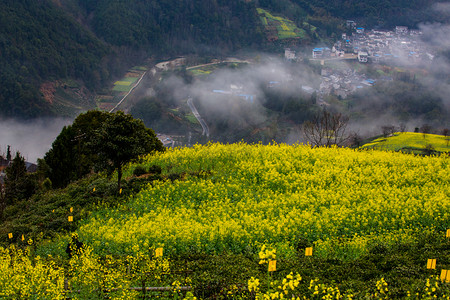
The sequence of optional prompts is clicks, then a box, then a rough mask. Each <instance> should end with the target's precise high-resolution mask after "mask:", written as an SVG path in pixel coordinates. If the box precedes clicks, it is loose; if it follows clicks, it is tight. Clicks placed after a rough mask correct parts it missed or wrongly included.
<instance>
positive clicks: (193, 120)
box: [185, 114, 199, 124]
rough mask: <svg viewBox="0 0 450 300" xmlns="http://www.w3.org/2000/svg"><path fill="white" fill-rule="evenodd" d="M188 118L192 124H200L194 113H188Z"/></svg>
mask: <svg viewBox="0 0 450 300" xmlns="http://www.w3.org/2000/svg"><path fill="white" fill-rule="evenodd" d="M185 117H186V119H187V120H188V121H189V122H191V123H192V124H199V122H198V120H197V118H196V117H195V116H194V115H193V114H188V115H186V116H185Z"/></svg>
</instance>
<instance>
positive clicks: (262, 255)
mask: <svg viewBox="0 0 450 300" xmlns="http://www.w3.org/2000/svg"><path fill="white" fill-rule="evenodd" d="M276 253H277V250H276V249H272V250H269V249H267V248H266V245H262V247H261V251H259V254H258V255H259V264H260V265H261V264H267V263H269V262H270V261H271V260H275V259H276V258H277V254H276Z"/></svg>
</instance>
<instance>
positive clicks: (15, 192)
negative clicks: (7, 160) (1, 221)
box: [5, 152, 37, 205]
mask: <svg viewBox="0 0 450 300" xmlns="http://www.w3.org/2000/svg"><path fill="white" fill-rule="evenodd" d="M36 188H37V183H36V180H34V178H33V177H32V176H31V175H29V174H27V167H26V165H25V159H24V158H23V157H22V156H21V155H20V153H19V152H16V156H15V157H14V159H13V160H12V162H11V165H10V166H9V167H7V168H6V178H5V203H6V204H7V205H10V204H13V203H14V202H15V201H17V200H23V199H28V198H29V197H31V196H32V195H33V194H34V193H35V192H36Z"/></svg>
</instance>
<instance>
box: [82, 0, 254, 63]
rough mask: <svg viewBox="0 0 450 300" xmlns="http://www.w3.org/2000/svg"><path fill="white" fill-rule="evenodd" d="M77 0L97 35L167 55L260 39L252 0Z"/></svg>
mask: <svg viewBox="0 0 450 300" xmlns="http://www.w3.org/2000/svg"><path fill="white" fill-rule="evenodd" d="M79 2H80V4H81V6H82V7H83V8H84V9H86V11H87V14H88V15H90V19H91V20H92V21H91V22H90V23H89V25H90V27H91V28H92V29H93V31H94V32H95V33H96V34H97V35H98V36H100V37H102V38H103V39H105V40H106V41H107V42H109V43H111V44H112V45H117V46H124V45H125V46H132V47H139V48H143V47H145V48H146V49H147V50H152V51H154V52H157V53H164V54H167V53H169V54H171V53H172V54H173V53H179V52H180V51H183V52H193V51H195V52H197V53H199V52H200V53H201V52H216V53H217V52H222V53H224V52H228V51H232V50H236V49H239V48H242V47H248V46H252V45H256V44H259V43H260V42H261V40H262V34H261V31H260V29H259V24H258V22H259V19H258V17H257V14H256V10H255V4H254V3H252V2H248V1H242V0H205V1H195V0H184V1H179V0H166V1H156V0H152V1H137V0H132V1H108V0H100V1H96V0H79ZM203 48H204V49H203Z"/></svg>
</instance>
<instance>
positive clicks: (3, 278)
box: [0, 246, 65, 299]
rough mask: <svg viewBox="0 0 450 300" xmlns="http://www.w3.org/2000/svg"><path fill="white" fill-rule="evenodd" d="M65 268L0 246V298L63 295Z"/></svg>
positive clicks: (55, 297)
mask: <svg viewBox="0 0 450 300" xmlns="http://www.w3.org/2000/svg"><path fill="white" fill-rule="evenodd" d="M63 288H64V272H63V270H62V269H60V268H59V267H58V266H57V265H56V264H55V263H54V262H53V261H52V260H46V261H44V260H42V259H41V258H40V257H39V256H36V257H34V258H33V257H30V255H29V253H28V251H24V250H21V249H16V248H15V247H14V246H11V247H10V248H9V249H4V248H1V247H0V299H65V297H64V293H63Z"/></svg>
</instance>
